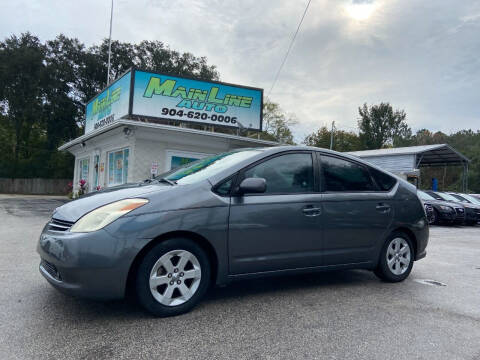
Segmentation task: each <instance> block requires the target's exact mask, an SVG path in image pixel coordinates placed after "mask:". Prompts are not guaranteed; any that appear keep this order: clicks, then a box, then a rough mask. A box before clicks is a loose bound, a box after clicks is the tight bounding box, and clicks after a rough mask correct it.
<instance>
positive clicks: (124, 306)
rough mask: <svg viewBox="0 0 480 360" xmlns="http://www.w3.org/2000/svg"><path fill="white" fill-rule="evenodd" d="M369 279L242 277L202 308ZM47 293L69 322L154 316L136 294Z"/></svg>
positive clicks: (338, 274) (46, 307)
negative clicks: (104, 298)
mask: <svg viewBox="0 0 480 360" xmlns="http://www.w3.org/2000/svg"><path fill="white" fill-rule="evenodd" d="M368 282H379V280H378V279H377V278H376V277H375V276H374V275H373V273H372V272H370V271H365V270H340V271H332V272H318V273H308V274H302V275H282V276H272V277H265V278H258V279H248V280H239V281H235V282H232V283H230V284H229V285H228V286H225V287H213V288H210V290H209V291H208V293H207V295H206V297H205V299H204V300H203V301H202V303H201V307H202V309H203V310H207V311H208V308H209V307H210V306H211V305H213V306H216V305H218V304H223V303H228V302H230V301H236V300H241V299H245V298H252V297H257V296H258V297H260V296H265V295H272V294H290V295H291V296H295V294H297V293H298V292H300V291H304V290H312V289H314V290H316V289H318V290H319V291H323V290H326V289H329V288H335V287H342V286H351V285H362V286H364V285H365V284H366V283H368ZM45 295H46V296H45V297H44V300H45V301H44V303H43V306H42V305H41V306H42V307H43V309H42V312H44V313H52V312H53V313H56V314H59V313H61V314H62V318H63V321H67V322H72V323H77V322H78V321H81V322H87V321H101V320H102V319H103V320H106V321H111V320H118V321H120V322H122V321H128V320H129V319H130V320H131V319H136V320H141V319H152V316H151V315H150V314H148V313H147V312H146V311H144V310H143V308H142V307H141V306H140V305H139V304H138V303H137V302H136V300H135V298H134V297H133V296H128V297H127V298H126V299H124V300H116V301H95V300H86V299H81V298H75V297H71V296H68V295H64V294H62V293H59V292H58V291H57V290H55V289H53V288H50V287H48V290H47V293H46V294H45ZM185 316H186V315H185Z"/></svg>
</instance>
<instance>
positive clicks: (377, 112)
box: [358, 102, 412, 149]
mask: <svg viewBox="0 0 480 360" xmlns="http://www.w3.org/2000/svg"><path fill="white" fill-rule="evenodd" d="M358 112H359V114H360V119H359V120H358V128H359V132H360V133H359V135H360V141H361V143H362V146H363V147H364V148H365V149H380V148H383V147H388V146H397V144H398V143H399V142H401V141H404V140H405V139H408V138H410V137H411V134H412V131H411V129H410V127H409V126H408V124H407V123H406V121H405V118H406V117H407V114H406V113H405V111H403V110H395V111H393V108H392V106H391V105H390V104H389V103H383V102H382V103H380V104H379V105H372V106H370V107H368V106H367V104H366V103H365V104H363V107H359V108H358Z"/></svg>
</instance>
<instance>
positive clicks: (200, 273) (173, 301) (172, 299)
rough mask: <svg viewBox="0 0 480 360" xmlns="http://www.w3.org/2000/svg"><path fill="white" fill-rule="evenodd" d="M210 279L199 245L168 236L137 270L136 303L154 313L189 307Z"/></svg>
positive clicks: (182, 310)
mask: <svg viewBox="0 0 480 360" xmlns="http://www.w3.org/2000/svg"><path fill="white" fill-rule="evenodd" d="M209 283H210V264H209V261H208V257H207V255H206V254H205V252H204V251H203V249H202V248H201V247H200V246H198V245H197V244H196V243H194V242H193V241H191V240H188V239H182V238H177V239H169V240H166V241H164V242H161V243H160V244H158V245H156V246H154V247H153V248H152V249H151V250H150V251H149V252H148V253H147V255H146V256H145V257H144V258H143V260H142V262H141V263H140V266H139V268H138V272H137V279H136V291H137V295H138V299H139V302H140V304H141V305H142V306H143V307H144V308H145V309H147V310H148V311H149V312H151V313H152V314H154V315H156V316H173V315H179V314H183V313H185V312H187V311H189V310H191V309H192V308H193V307H194V306H195V305H196V304H197V303H198V302H199V301H200V299H201V298H202V297H203V295H204V294H205V292H206V291H207V289H208V286H209Z"/></svg>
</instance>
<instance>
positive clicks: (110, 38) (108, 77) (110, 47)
mask: <svg viewBox="0 0 480 360" xmlns="http://www.w3.org/2000/svg"><path fill="white" fill-rule="evenodd" d="M112 19H113V0H112V7H111V9H110V36H109V37H108V69H107V86H108V85H109V84H110V58H111V56H112Z"/></svg>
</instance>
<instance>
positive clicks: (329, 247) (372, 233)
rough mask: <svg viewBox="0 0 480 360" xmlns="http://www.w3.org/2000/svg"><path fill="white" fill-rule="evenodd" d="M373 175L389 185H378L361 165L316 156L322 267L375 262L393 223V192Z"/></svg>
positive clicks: (340, 158) (389, 182)
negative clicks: (319, 183)
mask: <svg viewBox="0 0 480 360" xmlns="http://www.w3.org/2000/svg"><path fill="white" fill-rule="evenodd" d="M372 170H374V169H372ZM375 171H377V172H378V173H380V175H378V176H379V177H381V176H382V175H381V174H383V175H385V176H386V177H388V178H390V181H388V180H389V179H388V178H385V179H384V180H385V184H384V185H379V184H377V181H375V180H374V179H373V177H372V174H371V172H370V170H369V167H367V166H365V165H363V164H361V163H357V162H355V161H351V160H348V159H345V158H342V157H337V156H327V155H322V156H320V172H321V174H322V176H321V183H322V185H321V186H322V193H323V198H322V210H323V211H322V217H323V223H324V233H323V236H324V265H327V266H328V265H340V264H354V263H364V262H370V261H374V260H375V258H376V254H377V252H378V247H379V246H380V245H381V243H382V242H383V241H384V240H385V237H386V236H387V229H388V228H389V225H390V223H391V222H392V219H393V210H394V206H393V192H392V191H388V189H387V188H389V189H392V187H393V186H394V184H395V183H396V180H395V179H394V178H392V177H390V176H388V175H386V174H384V173H381V172H380V171H378V170H375ZM381 186H383V188H382V187H381ZM384 189H387V190H384Z"/></svg>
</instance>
